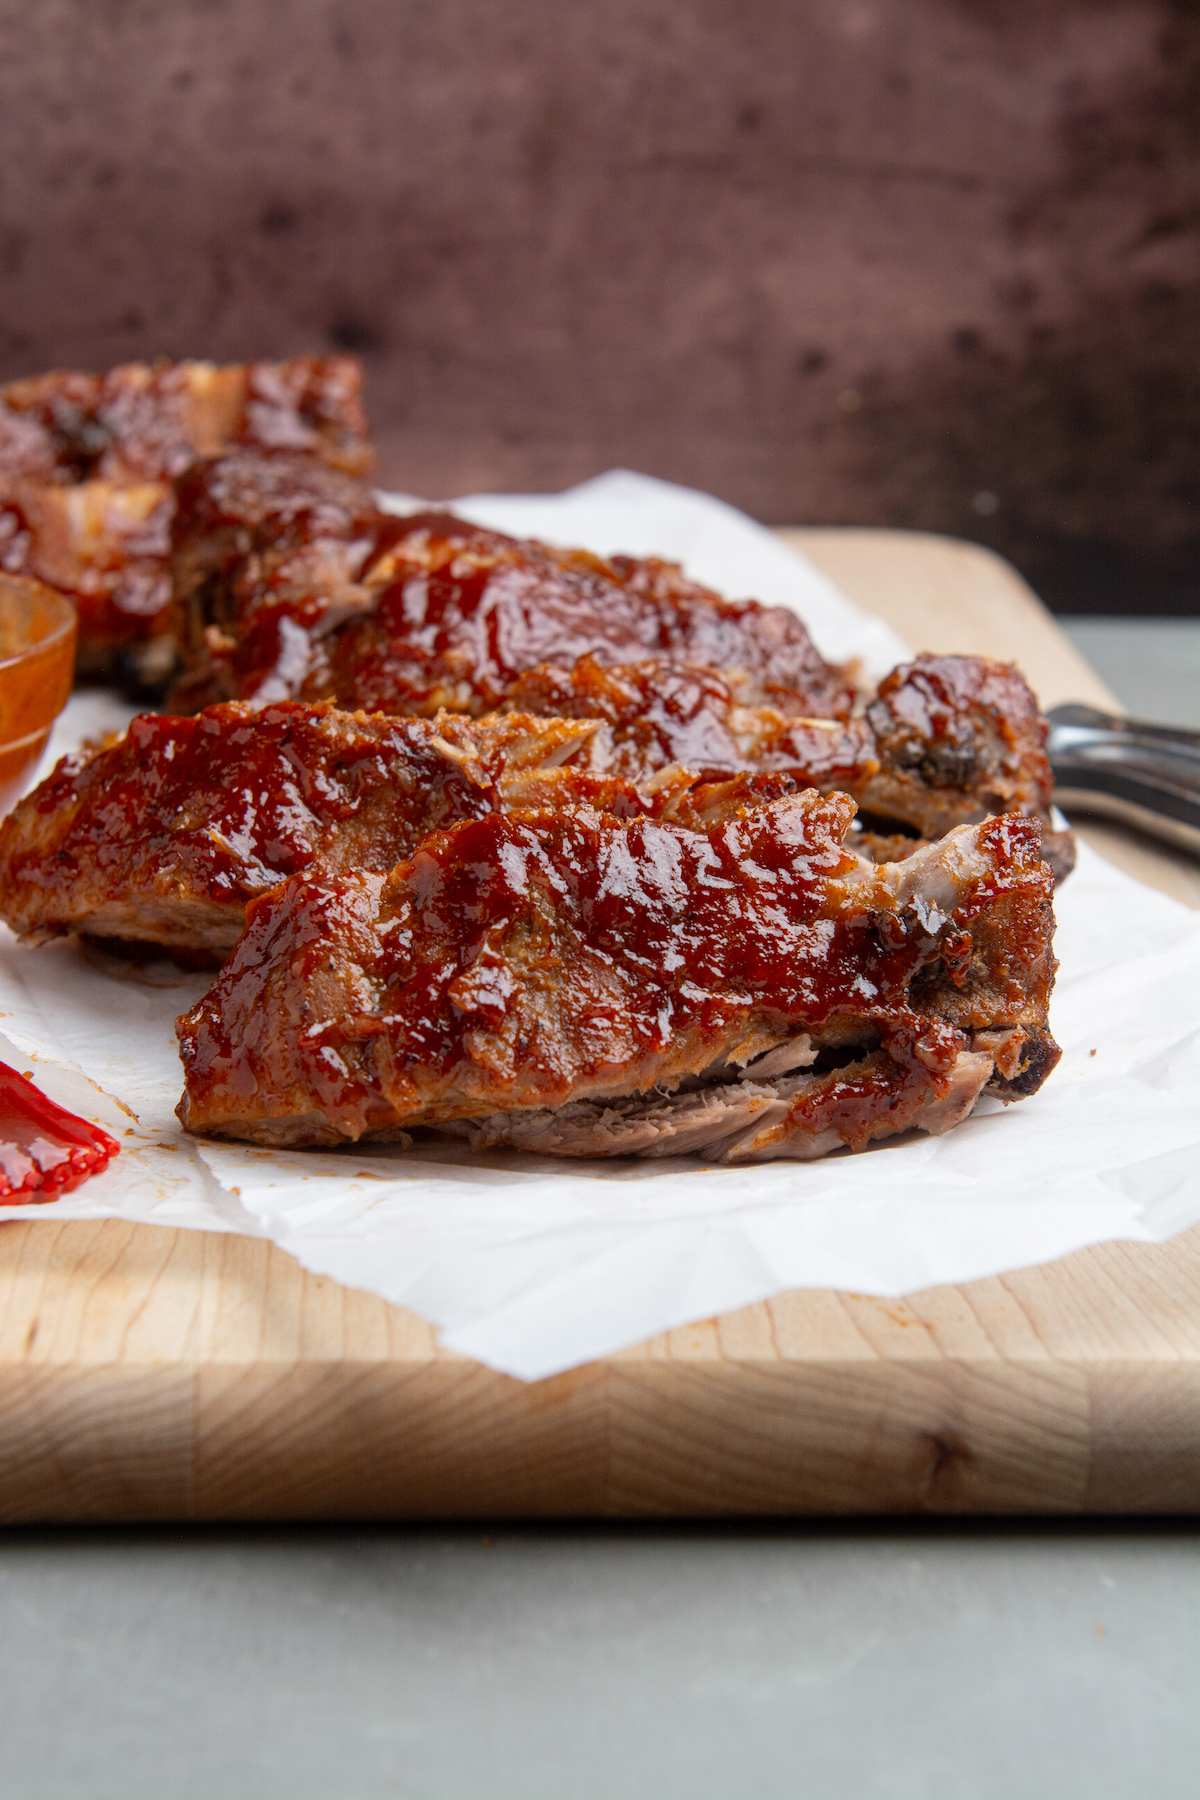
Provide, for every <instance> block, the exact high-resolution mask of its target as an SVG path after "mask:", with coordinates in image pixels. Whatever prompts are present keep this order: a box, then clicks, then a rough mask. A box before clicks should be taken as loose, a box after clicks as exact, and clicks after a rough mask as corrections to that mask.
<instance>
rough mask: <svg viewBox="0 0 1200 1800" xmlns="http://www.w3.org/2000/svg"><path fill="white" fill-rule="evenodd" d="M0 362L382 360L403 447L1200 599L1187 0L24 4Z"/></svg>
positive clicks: (399, 461) (390, 431)
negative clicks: (295, 355)
mask: <svg viewBox="0 0 1200 1800" xmlns="http://www.w3.org/2000/svg"><path fill="white" fill-rule="evenodd" d="M0 55H2V61H0V168H2V170H3V187H2V199H0V295H2V299H3V304H2V307H0V376H4V377H8V376H13V375H18V374H25V373H32V372H34V371H36V370H39V369H41V368H44V367H47V366H51V365H54V364H78V365H82V366H85V367H101V366H104V365H107V364H108V363H111V362H114V361H119V360H123V359H127V358H131V357H141V356H147V355H153V354H155V353H159V352H165V353H166V354H168V355H172V356H178V355H185V354H192V355H204V356H212V357H217V358H227V359H233V358H242V357H245V356H261V355H277V354H279V355H285V354H289V353H292V352H295V351H299V350H304V349H310V348H320V347H323V346H334V345H336V346H340V347H349V348H353V349H355V350H360V351H362V353H363V354H364V355H365V358H366V361H367V365H368V370H369V376H370V388H369V400H370V405H371V411H372V415H373V418H374V421H375V425H376V431H377V437H378V440H379V442H380V445H381V450H382V470H381V472H382V474H383V476H384V477H385V478H386V479H387V480H389V481H390V482H392V483H394V484H396V485H400V486H404V487H408V488H411V489H414V490H416V491H420V492H424V493H427V494H435V495H441V494H451V493H454V492H456V491H457V492H461V491H463V490H465V489H469V488H477V487H501V488H522V487H533V488H549V487H558V486H562V485H564V484H565V483H568V482H571V481H575V480H578V479H580V478H582V477H584V476H586V475H589V474H592V473H594V472H596V471H598V470H600V469H603V468H606V467H608V466H610V465H611V464H613V463H624V464H626V465H629V466H632V467H635V468H641V469H645V470H648V471H650V472H652V473H655V474H661V475H666V476H670V477H672V478H675V479H678V480H681V481H686V482H692V483H695V484H697V485H699V486H702V487H706V488H709V489H711V490H713V491H714V492H716V493H719V494H722V495H724V496H726V497H727V498H729V499H731V500H733V501H735V502H736V503H738V504H739V505H741V506H744V507H746V508H747V509H748V510H750V511H751V512H753V513H755V514H757V515H758V516H759V517H760V518H763V519H765V520H768V521H771V522H789V523H808V522H819V523H859V524H888V525H896V524H899V525H913V526H923V527H929V528H932V529H935V530H941V531H949V532H953V533H957V534H960V535H963V536H969V537H975V538H978V539H980V540H981V541H983V542H986V543H990V544H992V545H994V546H995V547H996V548H998V549H1000V550H1002V551H1004V552H1006V553H1007V554H1008V555H1010V556H1012V557H1013V558H1014V560H1015V561H1016V562H1017V563H1018V564H1019V566H1021V567H1022V569H1023V570H1024V571H1025V572H1026V573H1027V574H1028V575H1029V576H1030V577H1031V579H1032V580H1033V581H1034V582H1035V584H1037V585H1038V586H1040V588H1041V589H1042V591H1043V593H1045V594H1046V596H1047V597H1048V598H1049V599H1050V600H1051V601H1052V602H1053V603H1055V604H1057V605H1059V606H1060V607H1064V608H1070V609H1075V610H1083V611H1093V610H1103V609H1105V608H1109V607H1111V608H1121V607H1126V606H1127V607H1130V608H1133V609H1144V610H1148V611H1160V612H1161V611H1172V610H1176V611H1181V610H1193V609H1195V607H1196V604H1197V600H1196V593H1197V565H1198V562H1200V529H1198V526H1197V516H1196V470H1197V447H1198V446H1197V436H1198V433H1197V422H1198V414H1200V359H1198V354H1197V344H1198V341H1200V329H1198V328H1200V309H1198V308H1197V304H1196V298H1197V287H1198V281H1197V259H1196V239H1197V228H1198V226H1200V174H1198V168H1200V160H1198V146H1197V137H1198V134H1200V12H1198V9H1197V7H1196V5H1195V4H1186V3H1182V0H1177V3H1175V4H1169V3H1168V0H840V3H839V0H671V3H669V4H664V3H661V0H590V4H586V5H585V4H572V3H570V0H558V3H553V0H507V3H503V0H441V3H439V4H430V3H429V0H425V3H423V4H422V3H418V0H346V3H344V4H329V3H327V0H253V3H252V4H250V3H247V0H241V3H239V0H174V3H163V0H36V3H34V0H20V3H19V4H14V3H13V0H0Z"/></svg>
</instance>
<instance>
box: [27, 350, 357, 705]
mask: <svg viewBox="0 0 1200 1800" xmlns="http://www.w3.org/2000/svg"><path fill="white" fill-rule="evenodd" d="M361 388H362V371H361V368H360V366H359V364H358V362H357V360H356V359H355V358H354V357H345V356H332V357H313V356H301V357H294V358H292V359H291V360H290V361H289V362H282V363H267V362H258V363H247V364H235V365H231V366H228V367H224V368H218V367H216V366H215V365H213V364H212V363H203V362H179V363H161V364H156V365H149V364H144V363H127V364H124V365H122V366H121V367H119V368H115V369H111V370H109V372H108V373H107V374H106V375H85V374H79V373H75V372H70V371H60V372H57V373H55V374H51V375H41V376H37V377H34V378H32V379H29V380H25V381H15V382H10V383H9V384H8V386H7V387H5V388H3V389H0V563H2V565H3V567H4V568H6V569H8V570H10V571H12V572H15V573H24V574H31V575H35V576H37V577H38V579H39V580H42V581H46V582H48V583H49V584H50V585H51V586H53V587H58V588H61V589H62V590H63V591H64V592H67V593H69V594H70V595H71V596H72V598H73V599H74V600H75V601H76V604H77V607H78V609H79V615H80V645H81V650H80V657H81V667H82V668H84V669H85V671H86V672H89V673H101V672H104V671H105V670H106V669H107V667H108V665H109V663H110V661H111V657H112V655H113V653H114V651H115V650H116V649H117V648H118V647H119V646H121V645H126V644H129V643H131V642H137V641H139V640H146V639H154V638H161V637H162V636H163V635H164V634H165V633H166V631H167V629H168V623H169V621H168V610H169V604H170V600H171V582H170V568H169V556H170V528H171V518H172V514H173V511H174V496H173V492H172V488H171V483H172V481H173V480H174V479H175V478H176V477H178V476H179V475H181V474H182V473H183V471H184V470H185V469H186V468H187V467H188V466H189V465H190V464H191V463H192V462H194V461H195V460H196V458H197V457H206V456H212V455H215V454H217V453H219V452H221V451H223V450H225V449H227V448H228V447H229V446H230V445H236V444H250V445H255V446H257V447H259V448H262V449H289V450H291V451H293V452H303V453H305V454H307V455H308V456H310V457H313V458H315V459H318V460H320V461H322V462H325V463H328V464H330V465H331V466H333V467H336V468H339V469H343V470H346V471H350V472H354V473H364V472H365V471H366V470H367V469H369V468H370V464H371V451H370V445H369V442H368V439H367V427H366V418H365V415H364V413H363V408H362V398H361ZM138 654H139V655H140V656H141V657H142V658H143V660H144V659H145V658H146V657H147V656H151V657H152V656H153V654H155V653H152V652H149V651H147V650H146V649H144V648H143V650H142V651H140V652H139V653H138ZM157 654H158V657H159V661H160V663H161V673H163V674H165V673H167V672H169V667H170V660H169V657H168V656H166V653H165V651H158V652H157Z"/></svg>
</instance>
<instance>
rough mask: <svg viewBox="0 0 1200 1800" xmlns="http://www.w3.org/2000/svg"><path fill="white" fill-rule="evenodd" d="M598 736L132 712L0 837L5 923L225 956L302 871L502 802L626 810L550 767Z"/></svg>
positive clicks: (61, 771) (397, 844) (381, 852)
mask: <svg viewBox="0 0 1200 1800" xmlns="http://www.w3.org/2000/svg"><path fill="white" fill-rule="evenodd" d="M591 729H592V727H591V726H590V725H582V724H578V723H575V722H572V721H567V720H561V719H545V720H543V719H529V718H524V717H522V716H520V715H511V716H505V717H498V718H494V719H488V720H483V721H478V722H477V721H475V720H471V719H464V718H462V717H461V716H457V715H455V716H447V717H445V718H442V719H435V720H425V719H390V718H378V717H367V716H365V715H363V714H358V715H352V714H347V713H339V712H335V711H334V710H333V709H332V708H330V707H327V706H305V705H298V704H295V703H289V704H285V705H281V706H272V707H267V708H265V709H264V710H261V711H255V710H254V709H252V708H250V707H247V706H244V705H239V704H237V703H234V704H232V705H228V706H218V707H213V708H211V709H210V710H209V711H207V712H204V713H201V714H200V715H199V716H198V717H196V718H190V719H181V718H165V717H157V716H155V715H153V714H143V715H142V716H140V717H139V718H137V719H135V720H134V721H133V723H132V724H131V726H130V728H129V730H128V732H127V733H126V734H125V736H124V737H123V738H121V739H120V740H119V741H117V742H116V743H113V744H110V745H108V746H107V747H105V748H103V749H100V750H98V751H94V752H92V753H90V754H89V753H86V752H85V753H82V754H80V755H76V756H68V757H65V758H64V759H63V760H62V761H61V762H60V763H59V764H58V766H57V768H56V769H55V770H54V772H53V773H52V774H51V775H50V776H49V778H48V779H47V780H46V781H44V782H43V783H42V784H41V786H40V787H39V788H38V789H36V790H35V792H34V793H32V794H30V795H28V796H27V797H26V798H25V799H24V800H23V801H21V802H20V803H19V805H18V806H17V807H16V808H15V809H14V811H13V812H12V813H10V814H9V816H8V817H7V818H6V819H5V820H4V821H3V823H2V824H0V910H2V915H3V917H4V919H5V921H6V923H7V924H8V925H9V926H10V927H11V928H12V929H13V930H14V931H16V932H19V933H21V934H23V935H24V936H26V937H28V938H30V939H33V940H35V941H40V940H44V939H46V938H48V937H51V936H54V935H56V934H58V933H62V932H69V931H78V932H83V933H87V934H89V935H91V936H95V937H105V938H121V939H126V940H130V941H133V942H136V943H154V944H160V945H163V946H164V947H166V948H168V949H171V950H173V951H187V952H210V953H214V954H216V955H217V956H220V955H222V954H224V953H226V952H228V951H229V950H231V949H232V947H233V945H234V944H235V943H236V942H237V939H238V937H239V936H240V934H241V931H242V928H243V925H244V923H245V910H246V903H247V901H248V900H250V899H252V898H253V897H254V896H255V895H258V894H262V893H265V892H266V891H267V890H268V889H269V888H271V887H273V886H274V885H275V883H276V882H278V881H281V880H283V879H284V878H285V877H286V876H289V875H293V874H295V873H297V872H298V871H300V870H302V869H306V868H309V867H311V866H312V865H313V864H320V865H321V866H322V867H324V868H326V869H328V870H329V871H331V872H332V873H334V874H337V873H338V872H342V871H358V870H372V869H374V870H378V871H381V872H383V871H386V870H388V869H391V868H392V867H393V866H394V865H395V864H396V863H397V862H399V861H401V860H402V858H404V857H406V856H409V855H411V853H412V851H413V850H414V849H415V848H416V846H417V845H418V844H419V843H420V841H421V840H422V838H424V837H425V836H426V835H427V834H428V833H429V832H430V831H433V830H436V829H438V828H440V827H443V826H446V825H450V824H453V823H455V822H456V821H458V820H461V819H471V818H478V817H481V816H482V815H484V814H485V813H487V812H489V811H490V810H491V809H492V808H493V807H498V806H504V805H508V804H510V803H511V804H517V805H526V804H529V803H530V801H534V802H538V803H541V804H550V805H558V804H566V803H568V802H572V801H579V800H583V801H585V802H589V801H596V800H599V801H600V802H601V803H602V804H604V805H606V806H608V807H610V808H612V807H617V808H619V807H620V806H621V805H622V804H624V805H625V807H626V810H628V811H631V812H633V811H636V810H637V806H638V802H637V796H636V794H634V793H633V791H632V790H631V789H630V790H626V789H625V788H624V787H623V785H622V784H620V783H614V782H605V781H603V780H602V779H600V778H597V777H593V776H588V775H580V776H576V777H570V778H566V775H565V771H560V770H559V768H558V764H560V763H561V762H562V760H563V759H564V758H565V757H567V756H569V755H570V753H571V752H572V751H573V750H575V749H576V748H577V747H578V745H579V744H580V742H581V741H582V740H584V739H586V737H587V735H588V733H589V732H590V731H591Z"/></svg>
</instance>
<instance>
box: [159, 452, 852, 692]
mask: <svg viewBox="0 0 1200 1800" xmlns="http://www.w3.org/2000/svg"><path fill="white" fill-rule="evenodd" d="M300 473H301V472H300V471H294V470H292V469H290V468H287V467H285V466H283V465H278V467H277V468H273V459H271V458H267V457H256V456H254V455H251V454H250V453H241V454H238V455H237V456H235V457H230V458H221V459H218V460H217V461H215V462H213V463H210V464H208V465H207V466H205V467H198V468H197V469H196V470H195V471H194V473H193V475H192V476H191V477H190V478H189V479H188V480H187V481H185V482H184V483H183V484H181V487H180V490H179V496H178V512H177V515H176V522H175V570H176V583H177V588H178V590H179V592H180V594H181V596H182V598H183V599H184V601H185V602H186V603H187V604H188V605H191V606H193V608H194V607H195V600H194V596H196V595H197V594H199V595H200V607H199V615H198V616H196V617H193V618H192V620H191V623H190V625H189V628H188V630H187V631H186V632H185V633H184V634H183V636H184V647H185V653H186V656H187V659H188V664H189V666H188V668H187V669H186V670H185V672H184V678H183V683H182V685H181V686H180V688H179V689H178V690H177V692H176V696H175V700H174V703H175V704H180V703H181V696H185V695H186V696H195V697H196V698H198V699H199V700H200V701H205V700H210V699H213V698H233V697H237V698H242V699H252V698H259V699H283V698H289V697H291V698H304V699H329V700H333V701H335V702H336V703H337V704H338V705H340V706H346V707H363V708H367V709H369V710H375V711H381V712H394V713H418V714H430V713H433V712H435V711H437V710H438V708H439V707H449V708H451V709H453V710H455V711H459V712H469V713H473V714H480V713H483V712H487V711H489V710H491V709H492V708H494V707H497V706H499V705H500V704H501V702H502V701H503V700H504V698H505V696H506V694H507V693H508V690H509V688H510V687H511V685H512V683H513V681H514V680H515V679H516V678H517V677H518V676H519V675H521V674H523V673H524V672H525V671H526V670H528V669H531V668H533V667H534V666H536V665H537V664H538V663H541V662H546V661H548V660H550V659H552V658H553V659H554V660H555V661H556V662H557V661H560V660H562V659H565V660H566V662H567V663H568V665H570V664H573V663H574V662H575V661H577V660H578V659H579V658H580V657H582V656H586V655H592V656H594V657H596V658H597V659H598V660H599V661H601V662H616V661H623V662H631V661H637V660H641V659H643V658H646V657H654V656H667V657H671V658H676V659H682V660H685V661H691V662H694V663H699V664H703V665H705V666H706V667H711V668H716V669H720V670H721V671H722V673H723V677H724V679H725V681H726V683H727V684H728V685H729V687H730V689H731V691H732V692H733V693H734V694H735V695H736V697H737V698H738V699H739V700H740V701H743V702H745V703H748V704H756V703H766V704H776V703H778V704H781V705H784V706H785V709H786V710H790V712H791V713H792V714H795V713H797V712H801V713H811V714H813V715H814V716H820V717H843V716H846V715H848V713H849V711H850V707H851V703H852V698H853V696H852V694H851V692H850V689H849V688H848V687H847V685H846V683H845V681H844V680H843V678H842V676H841V674H840V673H839V672H838V671H836V670H834V669H831V668H830V667H828V665H827V664H825V663H824V662H823V661H822V659H821V658H820V656H819V655H818V654H817V652H816V650H815V649H814V647H813V645H812V642H811V640H810V639H809V637H808V634H807V632H806V631H805V629H804V627H803V625H802V624H801V623H800V621H799V619H797V617H796V616H795V614H794V613H792V612H790V611H788V610H787V609H786V608H784V607H764V606H760V605H758V604H757V603H756V602H755V601H752V600H743V601H728V600H724V599H722V598H721V596H720V595H718V594H715V593H713V592H712V591H711V590H710V589H707V588H703V587H700V586H699V585H698V584H696V583H695V582H690V581H688V580H687V579H686V578H685V577H684V576H683V574H682V572H681V571H680V570H679V569H677V568H675V567H674V566H673V565H672V564H669V563H664V562H661V561H659V560H657V559H655V558H643V559H635V558H630V557H613V558H610V559H608V560H605V559H603V558H601V557H597V556H593V555H591V554H590V553H588V552H586V551H582V550H558V549H553V548H551V547H550V546H548V545H545V544H540V543H536V542H534V541H532V540H518V539H515V538H511V537H507V536H505V535H504V533H502V532H498V531H487V530H484V529H483V528H482V527H480V526H475V525H471V524H469V523H467V521H465V520H463V519H458V518H455V517H454V516H453V514H450V513H445V512H435V513H430V512H426V513H418V514H413V515H412V516H410V517H408V518H396V517H394V516H393V515H391V514H389V513H384V512H381V511H379V510H378V509H377V508H373V507H372V506H371V505H370V503H369V502H368V501H367V500H366V498H365V495H364V494H363V493H362V491H361V490H360V491H359V492H358V494H357V495H355V494H353V493H346V494H343V495H339V496H335V497H334V500H333V503H332V504H325V501H324V497H319V498H320V504H313V505H311V506H310V505H308V503H307V502H305V503H304V504H302V505H298V506H296V507H294V508H292V509H291V510H290V511H289V510H287V506H286V493H284V492H281V491H280V492H278V494H277V497H272V496H273V495H275V494H276V492H277V490H280V489H281V488H282V487H283V486H285V485H286V481H290V480H291V479H293V476H295V477H296V478H297V479H299V477H300ZM198 571H205V572H206V573H205V576H204V580H203V581H198V580H197V572H198ZM213 626H216V627H217V628H218V630H217V632H216V634H215V635H209V636H205V628H206V627H209V628H211V627H213ZM197 627H199V629H197Z"/></svg>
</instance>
